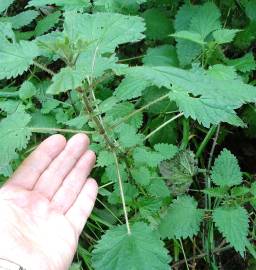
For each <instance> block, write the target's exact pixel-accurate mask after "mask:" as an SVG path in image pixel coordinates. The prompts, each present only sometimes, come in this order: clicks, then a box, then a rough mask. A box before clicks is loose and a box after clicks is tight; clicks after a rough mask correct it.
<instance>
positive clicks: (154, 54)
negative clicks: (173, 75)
mask: <svg viewBox="0 0 256 270" xmlns="http://www.w3.org/2000/svg"><path fill="white" fill-rule="evenodd" d="M143 63H144V65H146V66H174V67H176V66H178V59H177V53H176V49H175V47H173V46H171V45H162V46H158V47H155V48H149V49H148V50H147V54H146V55H145V56H144V57H143Z"/></svg>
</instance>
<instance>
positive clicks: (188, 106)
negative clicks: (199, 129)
mask: <svg viewBox="0 0 256 270" xmlns="http://www.w3.org/2000/svg"><path fill="white" fill-rule="evenodd" d="M177 90H178V91H177ZM170 99H171V100H175V102H176V104H177V106H178V107H179V110H180V111H182V112H183V113H184V116H185V117H187V118H188V117H191V118H192V119H194V120H197V121H198V122H199V123H200V124H202V125H203V126H205V127H207V128H209V127H210V125H211V124H219V123H220V122H226V123H229V124H231V125H234V126H243V127H244V126H245V125H244V123H243V121H242V120H241V119H240V118H239V117H238V116H237V115H236V113H235V112H234V111H233V110H232V109H229V108H228V107H224V106H223V105H222V104H221V105H218V104H216V100H215V99H213V98H209V97H207V98H203V97H193V96H190V95H189V94H188V93H186V92H185V91H183V90H182V89H175V91H173V92H171V93H170Z"/></svg>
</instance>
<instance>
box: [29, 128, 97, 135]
mask: <svg viewBox="0 0 256 270" xmlns="http://www.w3.org/2000/svg"><path fill="white" fill-rule="evenodd" d="M29 129H30V130H31V131H32V132H34V133H41V132H47V133H51V132H62V133H74V134H76V133H84V134H93V133H94V131H86V130H77V129H62V128H45V127H29Z"/></svg>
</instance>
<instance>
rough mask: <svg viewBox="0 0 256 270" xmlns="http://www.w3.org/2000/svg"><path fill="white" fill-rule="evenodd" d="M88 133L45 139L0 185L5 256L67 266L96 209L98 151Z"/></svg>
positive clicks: (45, 268)
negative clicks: (92, 175) (94, 171)
mask: <svg viewBox="0 0 256 270" xmlns="http://www.w3.org/2000/svg"><path fill="white" fill-rule="evenodd" d="M88 145H89V139H88V137H87V136H86V135H84V134H77V135H75V136H73V137H72V138H71V139H70V140H69V141H68V142H67V141H66V140H65V138H64V137H63V136H61V135H53V136H51V137H49V138H48V139H46V140H45V141H44V142H42V143H41V144H40V145H39V146H38V147H37V149H36V150H35V151H34V152H33V153H32V154H31V155H30V156H29V157H28V158H27V159H26V160H25V161H24V162H23V163H22V164H21V166H20V167H19V168H18V170H17V171H16V172H15V173H14V175H13V176H12V177H11V178H10V179H9V181H7V183H6V184H5V185H4V186H3V187H2V188H1V189H0V258H4V259H8V260H11V261H14V262H16V263H18V264H20V265H21V266H23V267H24V268H26V270H34V269H40V270H67V269H68V268H69V266H70V264H71V262H72V259H73V257H74V254H75V252H76V248H77V243H78V238H79V235H80V234H81V232H82V230H83V228H84V225H85V223H86V221H87V219H88V217H89V215H90V213H91V211H92V209H93V206H94V203H95V199H96V196H97V190H98V187H97V183H96V181H95V180H94V179H92V178H89V175H90V172H91V169H92V167H93V166H94V163H95V154H94V153H93V152H92V151H90V150H88Z"/></svg>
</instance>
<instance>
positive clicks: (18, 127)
mask: <svg viewBox="0 0 256 270" xmlns="http://www.w3.org/2000/svg"><path fill="white" fill-rule="evenodd" d="M29 121H30V116H29V115H28V114H26V113H24V112H21V111H20V112H15V113H13V114H11V115H9V116H7V118H4V119H3V120H2V121H1V122H0V148H1V152H0V165H6V164H8V163H9V162H10V161H11V160H13V159H14V158H16V155H17V153H16V151H20V150H22V149H24V148H25V147H26V146H27V143H28V141H29V138H30V136H31V131H30V130H29V129H28V128H27V124H28V123H29Z"/></svg>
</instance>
